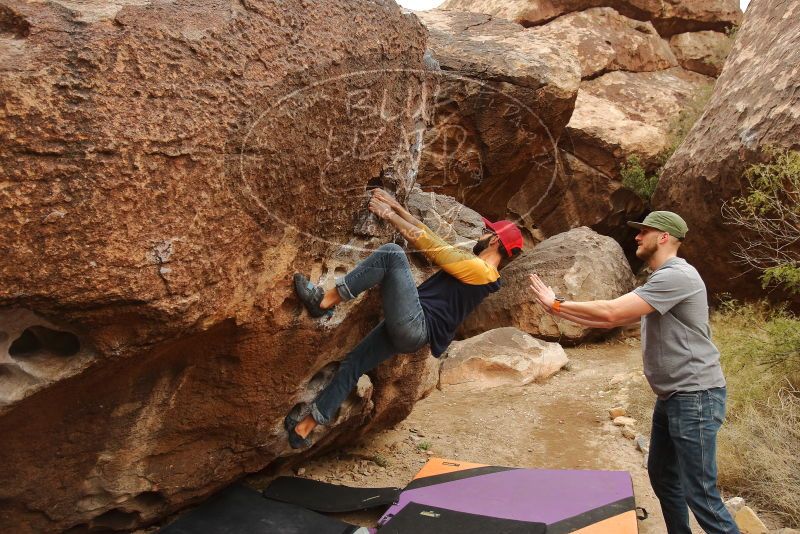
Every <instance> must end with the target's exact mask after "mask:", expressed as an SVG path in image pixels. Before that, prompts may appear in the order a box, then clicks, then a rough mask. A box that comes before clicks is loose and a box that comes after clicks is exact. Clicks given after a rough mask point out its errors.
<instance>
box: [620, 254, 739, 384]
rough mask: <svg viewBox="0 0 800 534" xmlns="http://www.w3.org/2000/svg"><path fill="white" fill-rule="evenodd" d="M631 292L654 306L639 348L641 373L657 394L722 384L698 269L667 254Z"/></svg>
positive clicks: (644, 318) (723, 378) (643, 321)
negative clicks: (666, 257)
mask: <svg viewBox="0 0 800 534" xmlns="http://www.w3.org/2000/svg"><path fill="white" fill-rule="evenodd" d="M633 292H634V293H635V294H637V295H639V296H640V297H641V298H642V299H644V301H645V302H647V303H648V304H650V305H651V306H652V307H653V308H655V309H656V311H654V312H653V313H650V314H648V315H646V316H644V317H643V318H642V351H643V353H644V374H645V376H646V377H647V381H648V382H650V387H652V388H653V391H654V392H655V393H656V395H658V398H660V399H662V400H663V399H667V398H669V397H670V396H672V394H674V393H676V392H678V391H700V390H704V389H711V388H717V387H722V386H724V385H725V377H724V376H723V375H722V367H720V364H719V351H718V350H717V347H715V346H714V343H712V342H711V327H710V326H709V324H708V301H707V296H706V286H705V284H704V283H703V280H702V279H701V278H700V274H698V272H697V270H696V269H695V268H694V267H692V266H691V265H689V264H688V263H686V260H684V259H683V258H670V259H669V260H667V261H666V262H664V265H662V266H661V267H659V268H658V269H656V270H655V272H653V274H651V275H650V278H648V279H647V282H646V283H645V284H644V285H643V286H641V287H638V288H636V289H634V290H633Z"/></svg>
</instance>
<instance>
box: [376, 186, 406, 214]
mask: <svg viewBox="0 0 800 534" xmlns="http://www.w3.org/2000/svg"><path fill="white" fill-rule="evenodd" d="M372 198H377V199H378V200H379V201H381V202H383V203H384V204H386V205H387V206H389V207H390V208H392V209H393V210H398V209H403V206H402V205H401V204H400V203H399V202H398V201H397V199H395V198H394V197H393V196H392V195H390V194H389V193H387V192H386V191H384V190H383V189H373V190H372Z"/></svg>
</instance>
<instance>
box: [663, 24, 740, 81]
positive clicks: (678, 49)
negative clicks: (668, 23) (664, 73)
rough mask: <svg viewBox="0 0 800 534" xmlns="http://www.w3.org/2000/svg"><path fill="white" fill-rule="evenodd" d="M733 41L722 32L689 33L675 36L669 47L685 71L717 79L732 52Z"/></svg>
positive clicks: (671, 39)
mask: <svg viewBox="0 0 800 534" xmlns="http://www.w3.org/2000/svg"><path fill="white" fill-rule="evenodd" d="M731 44H732V40H731V38H730V37H728V36H727V35H725V34H724V33H720V32H712V31H704V32H688V33H679V34H677V35H673V36H672V37H670V39H669V45H670V46H671V47H672V50H673V51H674V52H675V57H677V58H678V63H680V65H681V67H683V68H684V69H688V70H692V71H694V72H699V73H700V74H705V75H706V76H713V77H714V78H716V77H717V76H719V75H720V73H721V72H722V65H723V64H724V63H725V58H726V57H728V52H730V50H731Z"/></svg>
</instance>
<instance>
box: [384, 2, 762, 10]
mask: <svg viewBox="0 0 800 534" xmlns="http://www.w3.org/2000/svg"><path fill="white" fill-rule="evenodd" d="M396 2H397V3H398V4H400V5H401V6H403V7H407V8H409V9H417V10H421V9H431V8H434V7H436V6H438V5H439V4H441V3H442V2H444V0H396ZM739 3H740V4H741V6H742V11H744V10H745V9H747V4H749V3H750V0H739Z"/></svg>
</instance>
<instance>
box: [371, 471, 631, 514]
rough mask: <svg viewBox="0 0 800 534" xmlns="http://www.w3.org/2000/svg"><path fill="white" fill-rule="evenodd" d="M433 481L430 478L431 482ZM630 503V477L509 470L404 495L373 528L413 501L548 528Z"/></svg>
mask: <svg viewBox="0 0 800 534" xmlns="http://www.w3.org/2000/svg"><path fill="white" fill-rule="evenodd" d="M466 473H467V471H462V474H466ZM445 478H446V477H445ZM434 479H435V477H431V479H430V480H431V482H433V480H434ZM418 480H425V479H418ZM632 497H633V485H632V483H631V477H630V474H629V473H627V472H625V471H570V470H544V469H512V470H508V471H501V472H495V473H489V474H479V475H477V476H473V477H468V478H460V479H458V480H453V481H446V480H443V481H442V482H441V483H439V484H433V485H428V486H425V487H420V488H415V489H406V490H404V491H403V492H402V493H401V494H400V499H399V500H398V502H397V504H394V505H393V506H391V507H390V508H389V509H388V510H387V511H386V513H385V514H384V515H383V516H382V517H381V519H380V520H379V522H378V524H379V525H383V524H385V523H386V522H387V521H388V520H389V519H391V517H392V516H394V515H395V514H397V513H398V512H399V511H400V510H401V509H402V508H403V507H404V506H406V505H407V504H408V503H409V502H412V501H413V502H416V503H419V504H427V505H430V506H438V507H441V508H446V509H448V510H454V511H459V512H466V513H471V514H479V515H486V516H491V517H500V518H505V519H515V520H518V521H530V522H539V523H547V524H552V523H556V522H558V521H562V520H565V519H568V518H570V517H573V516H577V515H579V514H583V513H586V512H589V511H590V510H593V509H595V508H599V507H601V506H605V505H609V504H611V503H614V502H616V501H619V500H621V499H626V498H632Z"/></svg>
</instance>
